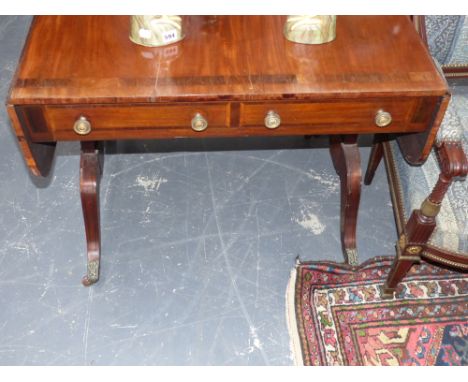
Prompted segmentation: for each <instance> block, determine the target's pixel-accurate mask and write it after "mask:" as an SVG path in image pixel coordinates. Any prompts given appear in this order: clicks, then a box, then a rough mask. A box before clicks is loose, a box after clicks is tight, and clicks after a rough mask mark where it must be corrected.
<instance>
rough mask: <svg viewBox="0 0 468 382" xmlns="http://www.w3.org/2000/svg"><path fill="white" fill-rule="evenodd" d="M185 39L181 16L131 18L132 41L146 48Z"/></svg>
mask: <svg viewBox="0 0 468 382" xmlns="http://www.w3.org/2000/svg"><path fill="white" fill-rule="evenodd" d="M183 38H184V31H183V26H182V17H180V16H153V15H144V16H131V18H130V40H131V41H133V42H134V43H136V44H139V45H144V46H164V45H169V44H173V43H175V42H178V41H180V40H182V39H183Z"/></svg>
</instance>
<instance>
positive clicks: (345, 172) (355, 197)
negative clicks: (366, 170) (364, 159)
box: [330, 135, 361, 265]
mask: <svg viewBox="0 0 468 382" xmlns="http://www.w3.org/2000/svg"><path fill="white" fill-rule="evenodd" d="M330 153H331V157H332V160H333V165H334V166H335V170H336V172H337V174H338V175H339V177H340V180H341V217H340V218H341V222H340V227H341V243H342V246H343V252H344V255H345V259H346V261H347V262H348V263H349V264H351V265H357V264H358V258H357V251H356V224H357V215H358V209H359V200H360V196H361V160H360V156H359V148H358V145H357V135H341V136H335V135H332V136H331V137H330Z"/></svg>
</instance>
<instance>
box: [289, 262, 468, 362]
mask: <svg viewBox="0 0 468 382" xmlns="http://www.w3.org/2000/svg"><path fill="white" fill-rule="evenodd" d="M391 263H392V259H391V258H386V257H385V258H384V257H377V258H375V259H372V260H370V261H367V262H365V263H364V264H362V265H361V266H359V267H350V266H346V265H340V264H336V263H328V262H320V263H317V262H316V263H301V264H299V265H298V266H297V268H296V270H295V271H294V272H293V274H292V277H291V281H290V285H289V288H288V293H287V296H288V302H287V304H288V324H289V329H290V334H291V339H292V340H291V343H292V348H293V352H294V357H295V360H296V363H297V364H304V365H467V364H468V278H467V277H466V275H464V274H462V273H455V272H450V271H447V270H444V269H442V268H438V267H433V266H431V265H429V264H427V263H423V264H421V265H417V266H414V267H413V268H412V270H411V271H410V273H409V274H408V276H407V277H406V278H405V279H404V282H403V283H401V284H400V285H399V287H398V289H397V293H396V296H395V297H394V298H393V299H390V300H382V299H381V298H380V287H381V285H382V284H383V282H384V280H385V278H386V276H387V274H388V272H389V270H390V265H391Z"/></svg>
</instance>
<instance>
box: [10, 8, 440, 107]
mask: <svg viewBox="0 0 468 382" xmlns="http://www.w3.org/2000/svg"><path fill="white" fill-rule="evenodd" d="M129 20H130V17H128V16H39V17H36V18H35V19H34V22H33V25H32V28H31V32H30V36H29V39H28V42H27V45H26V47H25V50H24V54H23V57H22V60H21V65H20V67H19V70H18V72H17V78H16V81H15V82H14V87H13V89H12V92H11V98H10V101H9V103H12V104H44V103H49V104H62V103H65V104H70V103H77V104H87V103H114V104H115V103H129V102H131V103H138V102H151V103H153V102H173V101H215V100H225V101H226V100H229V101H230V100H283V99H288V100H291V99H307V100H313V99H324V98H327V97H329V98H333V99H336V98H357V97H374V96H379V97H385V96H389V97H395V96H410V95H437V96H440V95H441V94H443V93H446V92H447V88H446V84H445V81H444V80H443V78H442V77H441V76H440V75H438V73H437V72H436V71H435V70H434V64H433V62H432V59H431V58H430V56H429V54H428V52H427V50H426V48H425V47H424V45H423V43H422V41H421V39H420V38H419V36H418V34H417V32H416V31H415V29H414V26H413V25H412V23H411V21H410V20H409V18H408V17H405V16H338V17H337V37H336V40H335V41H333V42H331V43H327V44H322V45H304V44H296V43H293V42H290V41H288V40H286V39H285V38H284V36H283V25H284V21H285V17H284V16H189V17H185V21H184V28H185V30H186V37H185V39H184V40H183V41H181V42H179V43H177V44H174V45H170V46H166V47H158V48H148V47H143V46H139V45H136V44H134V43H132V42H131V41H130V40H129V38H128V35H129V28H130V24H129Z"/></svg>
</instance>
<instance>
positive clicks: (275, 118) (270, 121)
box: [265, 110, 281, 129]
mask: <svg viewBox="0 0 468 382" xmlns="http://www.w3.org/2000/svg"><path fill="white" fill-rule="evenodd" d="M279 125H281V118H280V116H279V115H278V113H276V112H274V111H273V110H270V111H269V112H268V113H267V114H266V116H265V127H266V128H268V129H276V128H277V127H279Z"/></svg>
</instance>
